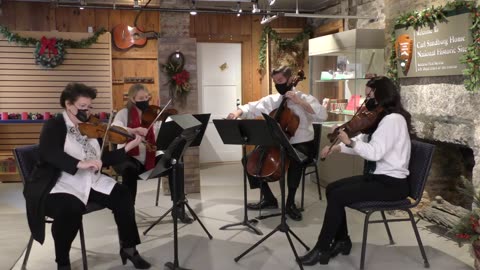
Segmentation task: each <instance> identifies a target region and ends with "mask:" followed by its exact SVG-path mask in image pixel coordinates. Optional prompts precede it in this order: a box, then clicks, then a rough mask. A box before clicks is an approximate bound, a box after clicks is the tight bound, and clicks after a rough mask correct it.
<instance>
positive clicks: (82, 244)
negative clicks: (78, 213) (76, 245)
mask: <svg viewBox="0 0 480 270" xmlns="http://www.w3.org/2000/svg"><path fill="white" fill-rule="evenodd" d="M80 248H81V250H82V261H83V270H88V263H87V251H86V249H85V234H84V233H83V222H82V223H80Z"/></svg>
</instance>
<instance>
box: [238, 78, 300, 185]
mask: <svg viewBox="0 0 480 270" xmlns="http://www.w3.org/2000/svg"><path fill="white" fill-rule="evenodd" d="M304 79H305V73H304V72H303V70H300V71H299V72H298V74H297V76H295V77H294V79H293V81H292V85H293V86H296V85H297V84H298V82H300V81H302V80H304ZM287 101H288V98H286V97H285V96H283V97H282V101H281V103H280V106H279V107H278V108H277V109H275V110H273V111H272V112H270V114H269V115H270V116H271V117H272V118H273V119H275V121H277V122H278V124H279V125H280V127H281V129H282V131H283V132H284V133H285V135H286V136H287V138H288V139H290V138H291V137H293V136H294V135H295V131H296V130H297V128H298V126H299V124H300V119H299V117H298V115H296V114H295V113H294V112H293V111H292V110H290V108H288V106H287ZM288 165H289V160H288V158H287V159H285V170H287V169H288ZM247 173H248V174H249V175H251V176H254V177H258V178H263V179H266V181H267V182H275V181H278V180H279V179H280V177H281V176H282V166H281V158H280V148H279V147H276V146H268V147H265V146H257V147H256V148H255V149H254V150H253V151H252V153H251V154H250V155H249V157H248V160H247Z"/></svg>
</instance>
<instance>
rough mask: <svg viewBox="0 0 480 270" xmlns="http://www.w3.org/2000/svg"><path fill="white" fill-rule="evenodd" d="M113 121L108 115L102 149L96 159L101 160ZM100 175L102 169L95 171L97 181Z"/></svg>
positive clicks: (111, 116)
mask: <svg viewBox="0 0 480 270" xmlns="http://www.w3.org/2000/svg"><path fill="white" fill-rule="evenodd" d="M112 121H113V113H111V114H110V118H109V119H108V124H107V129H106V130H105V135H103V141H102V147H101V148H100V154H99V157H98V159H100V160H102V155H103V150H104V149H105V145H106V144H107V138H108V136H107V134H108V130H109V129H110V126H111V125H112ZM100 175H102V168H100V170H98V171H97V173H96V176H97V181H98V179H100Z"/></svg>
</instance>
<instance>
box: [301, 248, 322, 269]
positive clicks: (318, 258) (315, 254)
mask: <svg viewBox="0 0 480 270" xmlns="http://www.w3.org/2000/svg"><path fill="white" fill-rule="evenodd" d="M298 259H299V260H300V263H301V264H302V265H315V264H316V263H320V264H328V261H329V260H330V252H328V251H325V252H321V251H320V250H319V249H318V248H313V249H312V250H310V251H309V252H308V253H307V254H305V256H301V257H299V258H298Z"/></svg>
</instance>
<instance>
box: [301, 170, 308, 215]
mask: <svg viewBox="0 0 480 270" xmlns="http://www.w3.org/2000/svg"><path fill="white" fill-rule="evenodd" d="M306 170H307V167H303V168H302V201H301V203H300V211H303V210H305V209H304V208H303V205H304V201H305V172H306Z"/></svg>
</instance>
